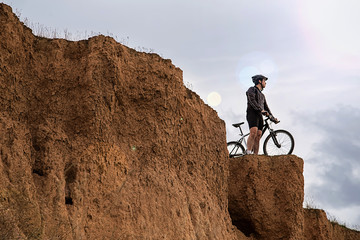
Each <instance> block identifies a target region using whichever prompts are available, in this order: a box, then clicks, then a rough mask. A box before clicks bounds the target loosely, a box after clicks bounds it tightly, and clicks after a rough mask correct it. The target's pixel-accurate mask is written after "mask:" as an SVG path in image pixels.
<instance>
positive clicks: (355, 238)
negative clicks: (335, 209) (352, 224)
mask: <svg viewBox="0 0 360 240" xmlns="http://www.w3.org/2000/svg"><path fill="white" fill-rule="evenodd" d="M304 210H305V212H304V217H305V225H304V226H305V228H304V236H305V238H304V239H309V240H359V239H360V232H358V231H355V230H350V229H348V228H346V227H345V226H341V225H339V224H338V223H333V222H330V221H329V220H328V219H327V217H326V213H325V211H324V210H320V209H304Z"/></svg>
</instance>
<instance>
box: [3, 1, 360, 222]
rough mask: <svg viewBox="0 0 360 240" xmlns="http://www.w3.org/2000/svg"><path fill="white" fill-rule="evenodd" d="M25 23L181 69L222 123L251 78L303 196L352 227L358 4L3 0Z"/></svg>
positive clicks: (358, 140)
mask: <svg viewBox="0 0 360 240" xmlns="http://www.w3.org/2000/svg"><path fill="white" fill-rule="evenodd" d="M3 2H5V3H7V4H9V5H10V6H12V7H13V9H14V11H15V12H17V14H18V15H20V17H21V19H22V20H23V21H25V18H27V19H28V20H29V24H32V25H33V26H34V27H36V26H39V25H42V26H44V27H47V28H51V29H57V32H60V33H63V32H64V30H66V31H67V32H70V33H72V35H71V37H72V38H73V39H82V38H86V37H88V36H89V35H91V34H94V33H102V34H104V35H111V36H113V37H114V38H115V39H116V40H117V41H119V42H122V43H125V44H126V45H127V46H129V47H132V48H137V49H143V50H146V51H154V52H156V53H158V54H159V55H161V56H162V57H164V58H170V59H172V61H173V63H174V64H175V65H176V66H177V67H180V68H181V69H182V70H183V71H184V83H185V85H186V86H188V87H189V88H191V89H192V90H193V91H195V92H196V93H198V94H199V95H200V97H201V98H202V99H203V100H204V101H205V102H206V103H208V104H209V105H211V106H212V107H213V108H214V109H215V110H216V111H217V112H218V114H219V116H220V118H222V119H223V120H224V121H225V122H226V125H227V137H228V140H232V139H235V138H236V137H237V135H236V134H237V132H236V129H234V128H233V127H232V126H231V124H232V123H235V122H240V121H244V120H245V111H246V97H245V92H246V90H247V89H248V88H249V87H250V86H251V85H252V82H251V76H252V75H255V74H258V73H262V74H264V75H266V76H268V77H269V80H268V85H267V88H266V89H265V90H264V93H265V95H266V97H267V101H268V104H269V106H270V109H271V110H272V112H273V113H274V115H275V116H276V117H277V118H279V119H280V120H281V123H280V124H279V125H277V126H275V127H276V128H283V129H287V130H289V131H290V132H291V133H292V134H293V135H294V137H295V141H296V147H295V150H294V153H295V154H296V155H298V156H300V157H301V158H303V159H304V161H305V171H304V175H305V193H306V199H307V200H308V201H309V202H311V203H312V204H313V205H315V206H316V207H319V208H323V209H325V210H326V211H327V212H329V213H330V214H331V215H332V216H333V217H335V218H337V219H338V220H339V221H340V222H346V224H347V225H348V226H354V225H358V226H360V161H359V158H360V157H359V156H360V137H359V136H360V130H359V129H360V128H359V123H360V107H359V106H358V103H359V102H360V94H359V93H358V92H357V91H358V87H359V86H360V44H359V42H360V28H359V26H358V23H359V22H360V14H359V12H360V1H357V0H316V1H311V0H292V1H289V0H275V1H268V0H257V1H254V0H195V1H194V0H191V1H190V0H172V1H169V0H152V1H149V0H121V1H118V0H102V1H95V0H62V1H55V0H52V1H49V0H8V1H3Z"/></svg>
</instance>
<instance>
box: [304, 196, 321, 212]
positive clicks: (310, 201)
mask: <svg viewBox="0 0 360 240" xmlns="http://www.w3.org/2000/svg"><path fill="white" fill-rule="evenodd" d="M303 205H304V208H306V209H319V207H318V206H317V205H316V204H315V200H314V198H313V197H312V196H311V195H306V196H305V200H304V204H303Z"/></svg>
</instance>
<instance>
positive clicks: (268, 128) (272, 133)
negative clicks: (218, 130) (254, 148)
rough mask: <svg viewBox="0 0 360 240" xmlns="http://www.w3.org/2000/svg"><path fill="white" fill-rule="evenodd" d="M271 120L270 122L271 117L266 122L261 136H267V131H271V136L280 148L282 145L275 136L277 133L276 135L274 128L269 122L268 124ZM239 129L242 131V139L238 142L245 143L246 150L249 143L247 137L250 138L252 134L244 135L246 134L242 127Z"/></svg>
mask: <svg viewBox="0 0 360 240" xmlns="http://www.w3.org/2000/svg"><path fill="white" fill-rule="evenodd" d="M269 120H270V118H269V117H267V118H266V119H265V120H264V122H265V124H264V127H263V129H262V133H261V136H263V135H264V134H265V132H266V130H269V132H270V135H271V138H272V139H273V141H274V143H275V145H276V146H277V147H280V146H281V145H280V144H279V142H278V140H277V139H276V135H275V133H274V130H273V128H272V127H271V126H270V124H269V122H268V121H269ZM239 129H240V136H241V137H240V139H239V140H237V142H238V143H239V144H242V142H243V141H244V145H245V149H246V145H247V143H246V140H245V137H247V136H249V135H250V133H247V134H245V135H244V133H243V131H242V129H241V125H240V126H239Z"/></svg>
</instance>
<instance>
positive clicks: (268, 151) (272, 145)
mask: <svg viewBox="0 0 360 240" xmlns="http://www.w3.org/2000/svg"><path fill="white" fill-rule="evenodd" d="M294 146H295V141H294V138H293V136H292V135H291V134H290V133H289V132H288V131H285V130H275V131H273V132H272V133H270V134H269V136H267V137H266V139H265V142H264V149H263V150H264V154H265V155H268V156H275V155H287V154H291V153H292V152H293V150H294Z"/></svg>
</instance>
